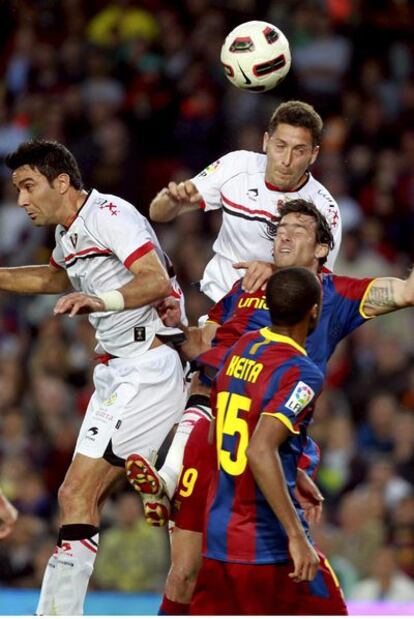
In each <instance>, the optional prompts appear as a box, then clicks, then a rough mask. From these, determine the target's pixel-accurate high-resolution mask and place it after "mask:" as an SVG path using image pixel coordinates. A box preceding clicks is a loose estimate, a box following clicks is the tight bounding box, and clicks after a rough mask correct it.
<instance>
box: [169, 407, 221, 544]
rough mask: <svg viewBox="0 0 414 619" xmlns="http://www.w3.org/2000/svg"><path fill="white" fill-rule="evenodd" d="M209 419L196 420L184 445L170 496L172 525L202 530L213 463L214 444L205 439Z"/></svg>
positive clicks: (208, 427) (189, 529)
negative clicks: (173, 491)
mask: <svg viewBox="0 0 414 619" xmlns="http://www.w3.org/2000/svg"><path fill="white" fill-rule="evenodd" d="M209 429H210V421H208V419H205V418H201V419H200V420H199V421H197V423H196V425H195V426H194V429H193V431H192V432H191V434H190V438H189V439H188V442H187V445H186V446H185V451H184V459H183V467H182V470H181V475H180V479H179V481H178V485H177V489H176V491H175V494H174V497H173V500H172V506H173V507H172V512H171V520H173V521H174V522H175V526H177V527H179V528H180V529H186V530H188V531H197V532H199V533H201V532H202V531H203V525H204V512H205V508H206V499H207V491H208V486H209V483H210V478H211V473H212V471H213V467H214V461H215V460H214V453H215V446H214V445H210V444H209V442H208V432H209Z"/></svg>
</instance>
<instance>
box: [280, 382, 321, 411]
mask: <svg viewBox="0 0 414 619" xmlns="http://www.w3.org/2000/svg"><path fill="white" fill-rule="evenodd" d="M314 395H315V392H314V390H313V389H312V388H311V387H309V385H307V384H306V383H304V382H303V381H302V380H300V381H299V382H298V384H297V385H296V387H295V390H294V391H293V393H292V394H291V396H290V398H289V400H288V401H287V402H286V408H288V409H289V410H291V411H292V413H294V414H295V415H299V413H301V412H302V411H303V409H304V408H305V407H306V406H307V405H308V404H309V402H311V400H312V398H313V397H314Z"/></svg>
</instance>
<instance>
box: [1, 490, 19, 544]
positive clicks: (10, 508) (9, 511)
mask: <svg viewBox="0 0 414 619" xmlns="http://www.w3.org/2000/svg"><path fill="white" fill-rule="evenodd" d="M18 515H19V512H18V511H17V509H16V508H15V507H14V505H12V504H11V503H10V501H9V500H8V499H7V498H6V497H5V496H4V494H3V493H2V492H1V491H0V539H3V538H4V537H6V536H7V535H9V533H11V531H12V529H13V527H14V525H15V522H16V520H17V517H18Z"/></svg>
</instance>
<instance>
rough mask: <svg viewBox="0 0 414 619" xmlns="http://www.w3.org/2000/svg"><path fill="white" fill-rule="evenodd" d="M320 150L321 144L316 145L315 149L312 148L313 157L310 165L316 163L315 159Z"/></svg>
mask: <svg viewBox="0 0 414 619" xmlns="http://www.w3.org/2000/svg"><path fill="white" fill-rule="evenodd" d="M319 151H320V147H319V146H315V147H314V149H313V150H312V157H311V160H310V164H309V165H312V164H313V163H315V161H316V160H317V158H318V155H319Z"/></svg>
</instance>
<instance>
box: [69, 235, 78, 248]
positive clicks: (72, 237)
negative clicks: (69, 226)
mask: <svg viewBox="0 0 414 619" xmlns="http://www.w3.org/2000/svg"><path fill="white" fill-rule="evenodd" d="M69 238H70V242H71V243H72V245H73V249H76V243H77V242H78V235H77V234H71V235H70V237H69Z"/></svg>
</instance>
